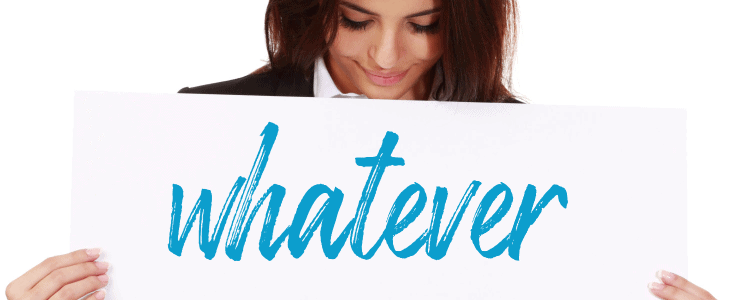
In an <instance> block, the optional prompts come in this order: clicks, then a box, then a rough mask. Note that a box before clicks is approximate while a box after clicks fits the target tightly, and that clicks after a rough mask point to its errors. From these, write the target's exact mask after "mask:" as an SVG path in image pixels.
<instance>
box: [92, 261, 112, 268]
mask: <svg viewBox="0 0 750 300" xmlns="http://www.w3.org/2000/svg"><path fill="white" fill-rule="evenodd" d="M95 264H96V267H97V268H99V269H100V270H109V263H108V262H106V261H97V262H96V263H95Z"/></svg>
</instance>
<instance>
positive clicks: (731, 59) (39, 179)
mask: <svg viewBox="0 0 750 300" xmlns="http://www.w3.org/2000/svg"><path fill="white" fill-rule="evenodd" d="M6 2H7V3H3V4H2V5H1V6H0V41H2V42H1V44H2V46H0V76H2V77H1V78H0V82H2V84H1V85H0V87H1V88H0V101H2V102H1V104H0V151H2V155H1V156H0V201H1V202H0V241H2V242H1V243H2V246H1V247H0V285H1V286H5V285H6V284H7V283H8V282H9V281H10V280H12V279H14V278H15V277H17V276H19V275H20V274H21V273H23V272H24V271H25V270H27V269H29V268H31V267H32V266H33V265H35V264H37V263H38V262H40V261H41V260H43V259H44V258H46V257H48V256H51V255H55V254H60V253H64V252H67V251H68V239H69V225H70V218H69V209H70V193H71V165H72V164H71V157H72V132H73V91H74V90H104V91H132V92H159V93H174V92H176V91H177V90H178V89H180V88H182V87H184V86H195V85H200V84H205V83H211V82H216V81H221V80H226V79H232V78H236V77H240V76H243V75H245V74H247V73H249V72H250V71H252V70H254V69H256V68H257V67H260V66H261V65H262V64H263V61H262V60H263V59H265V56H266V54H265V53H266V52H265V47H264V42H263V40H264V38H263V30H262V28H263V14H264V11H265V5H266V1H260V0H245V1H220V0H217V1H211V2H207V1H203V2H190V1H158V0H150V1H142V0H131V1H108V2H103V1H46V2H22V1H13V2H9V1H6ZM519 6H520V14H521V36H520V39H519V50H518V56H517V63H516V69H515V77H514V87H515V90H516V91H518V92H519V93H520V94H521V95H523V96H524V97H525V98H526V99H528V100H530V101H531V102H532V103H535V104H566V105H602V106H644V107H681V108H686V109H687V110H688V172H689V174H688V234H689V235H688V256H689V274H690V275H689V277H690V279H691V280H692V281H694V282H696V283H697V284H699V285H700V286H703V287H705V288H706V289H708V290H709V291H710V292H712V293H713V294H714V295H715V296H717V297H718V298H720V299H721V298H729V299H748V298H750V290H748V289H747V288H746V287H745V286H746V284H747V282H750V272H748V271H747V270H748V268H750V258H748V255H747V254H746V253H750V245H749V242H748V240H749V239H750V237H749V236H750V232H749V231H748V229H747V228H750V218H748V217H746V216H747V211H748V210H749V209H750V204H748V200H750V196H748V192H747V190H746V189H745V188H744V187H745V186H747V184H748V182H750V180H749V179H750V175H748V170H750V158H748V157H747V153H750V147H749V146H748V143H747V140H748V128H750V121H749V120H748V118H746V117H745V116H744V115H745V114H746V112H747V111H746V110H744V109H745V108H746V107H748V105H747V104H746V101H748V100H750V96H748V93H747V91H746V89H745V88H744V87H746V86H748V84H747V82H748V79H750V76H749V75H748V74H749V73H748V70H749V69H750V58H748V56H747V53H750V46H749V45H748V39H747V38H746V36H747V35H748V34H749V32H748V29H747V28H750V19H749V18H747V14H748V12H750V10H748V8H749V6H750V5H749V4H746V3H745V2H743V1H729V0H716V1H710V2H707V1H656V0H634V1H600V0H589V1H582V0H569V1H542V0H535V1H531V0H520V3H519ZM633 122H637V120H633ZM102 213H109V212H102ZM92 226H96V224H92ZM654 230H659V229H658V228H654ZM663 234H665V235H668V234H669V232H664V233H663ZM644 247H648V245H644ZM601 272H602V273H601V274H592V276H606V274H607V273H609V272H617V270H601ZM581 284H582V285H585V284H587V283H585V282H582V283H581ZM644 289H645V287H644ZM612 292H613V293H616V292H617V291H612ZM604 298H606V297H604Z"/></svg>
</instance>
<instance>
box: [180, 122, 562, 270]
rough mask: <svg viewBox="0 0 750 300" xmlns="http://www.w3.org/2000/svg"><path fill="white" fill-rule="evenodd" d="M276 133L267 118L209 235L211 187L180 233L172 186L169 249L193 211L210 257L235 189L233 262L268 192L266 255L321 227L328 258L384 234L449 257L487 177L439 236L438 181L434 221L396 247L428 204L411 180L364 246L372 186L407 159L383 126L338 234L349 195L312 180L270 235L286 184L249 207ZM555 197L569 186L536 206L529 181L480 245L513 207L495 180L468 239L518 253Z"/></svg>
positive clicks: (293, 246)
mask: <svg viewBox="0 0 750 300" xmlns="http://www.w3.org/2000/svg"><path fill="white" fill-rule="evenodd" d="M278 132H279V127H278V126H277V125H276V124H274V123H270V122H269V123H268V125H266V127H265V129H264V130H263V132H262V133H261V136H262V137H263V141H262V142H261V145H260V149H259V151H258V154H257V156H256V158H255V162H254V163H253V167H252V169H251V171H250V175H249V176H248V178H249V179H250V180H249V181H247V179H246V178H244V177H241V176H240V177H239V178H237V181H236V182H235V183H234V186H233V187H232V189H231V190H230V192H229V196H228V197H227V200H226V202H225V203H224V207H223V208H222V210H221V213H220V214H219V220H218V222H217V223H216V225H215V227H214V230H213V234H212V235H211V236H210V237H209V232H208V229H209V228H208V227H209V224H210V216H211V202H212V196H211V191H210V190H206V189H203V190H201V194H200V196H199V198H198V201H197V202H196V204H195V206H194V207H193V210H192V212H191V213H190V216H189V217H188V218H187V220H186V222H185V225H184V229H183V231H182V234H180V233H179V226H180V219H181V212H182V200H183V191H182V187H180V186H179V185H177V184H173V185H172V221H171V225H170V229H169V245H168V247H169V251H170V252H172V253H173V254H175V255H177V256H181V254H182V249H183V247H184V245H185V240H186V238H187V235H188V233H189V232H190V229H191V228H192V226H193V223H195V220H196V218H198V215H200V219H199V220H200V221H199V222H200V223H199V229H198V230H199V231H200V232H199V236H198V239H199V245H200V249H201V251H203V253H204V254H205V257H206V258H207V259H212V258H213V257H214V256H215V255H216V250H217V248H218V243H219V240H220V238H221V234H222V232H223V231H224V227H225V225H226V223H227V220H228V217H229V211H230V210H232V207H233V206H234V203H235V200H236V199H237V196H238V195H240V201H239V204H238V205H237V209H236V213H235V215H234V217H233V220H232V222H231V225H230V228H229V234H228V237H227V242H226V248H225V251H226V254H227V256H228V257H229V258H230V259H232V260H235V261H239V260H240V259H241V258H242V252H243V249H244V246H245V242H246V239H247V234H248V232H249V230H250V224H251V223H252V221H253V219H255V215H256V214H257V213H258V210H259V209H260V207H261V205H263V203H264V202H265V201H266V199H268V202H269V203H268V208H267V211H266V217H265V221H264V223H263V230H262V231H261V235H260V243H259V250H260V254H261V255H263V257H264V258H266V259H267V260H269V261H270V260H272V259H273V258H274V257H275V256H276V253H277V252H278V250H279V248H280V247H281V244H282V243H283V242H284V240H287V244H288V247H289V251H290V253H291V254H292V256H293V257H294V258H299V257H300V256H302V254H303V253H304V252H305V249H306V248H307V245H308V243H309V242H310V239H311V238H312V236H313V233H314V232H315V231H316V230H320V242H321V244H322V247H323V252H324V254H325V256H326V257H327V258H329V259H335V258H336V257H337V256H338V255H339V253H340V252H341V249H342V248H343V246H344V244H345V243H346V240H347V238H348V240H349V244H350V245H351V249H352V251H353V253H354V254H355V255H357V256H358V257H360V258H362V259H370V258H372V257H373V255H375V252H376V251H377V250H378V248H379V247H380V245H381V244H382V243H383V241H385V243H386V244H387V245H388V248H390V250H391V252H393V254H395V255H396V256H397V257H400V258H407V257H410V256H413V255H415V254H416V253H417V252H418V251H419V249H421V248H422V246H425V252H426V253H427V255H428V256H429V257H430V258H432V259H435V260H439V259H441V258H443V257H445V255H446V253H447V251H448V247H449V246H450V244H451V242H452V241H453V236H454V233H455V231H456V228H457V227H458V224H459V223H460V222H461V219H462V218H463V215H464V213H465V212H466V208H467V206H468V204H469V202H470V201H471V199H472V198H473V197H474V195H475V194H476V192H477V189H479V186H480V185H481V184H482V183H481V182H479V181H473V182H471V184H469V187H468V189H466V192H465V193H464V195H463V197H462V198H461V200H460V202H459V204H458V206H457V207H456V210H455V211H454V212H453V216H451V218H450V221H448V225H447V227H446V229H445V231H444V232H443V234H442V235H440V234H439V231H440V223H441V221H442V219H443V211H444V209H445V201H446V199H447V197H448V190H447V189H446V188H444V187H437V188H436V191H435V196H434V198H433V208H432V219H431V222H430V226H429V228H427V229H425V231H424V233H422V235H421V236H419V238H417V239H416V240H415V241H414V242H412V243H411V244H410V245H408V246H406V247H405V248H403V249H397V248H396V247H395V246H394V244H393V239H394V237H395V236H396V235H397V234H399V233H401V232H402V231H404V230H405V229H406V227H407V226H409V225H410V224H411V223H412V222H414V221H415V219H416V218H417V217H418V216H419V215H420V214H421V213H422V211H423V210H424V208H425V203H426V202H427V196H426V194H425V190H424V188H422V186H421V185H419V184H418V183H413V184H411V185H409V186H408V187H406V188H405V189H404V190H403V191H402V192H401V193H400V194H399V196H398V197H397V198H396V201H395V202H394V203H393V206H392V207H391V210H390V213H389V215H388V218H387V219H386V227H385V230H384V231H383V233H382V234H381V235H380V237H379V238H378V240H377V242H376V243H375V245H374V246H373V247H372V248H370V249H369V250H366V249H363V245H362V243H363V235H364V230H365V222H366V221H367V214H368V212H369V210H370V206H371V204H372V202H373V200H374V198H375V193H376V192H377V189H378V185H379V184H380V180H381V178H382V177H383V174H384V172H385V169H386V168H387V167H389V166H403V165H404V159H403V158H400V157H393V156H391V154H392V153H393V149H394V148H395V147H396V143H397V142H398V135H397V134H395V133H393V132H390V131H389V132H387V133H386V135H385V138H383V143H382V144H381V146H380V150H379V151H378V154H377V155H376V156H373V157H359V158H356V163H357V165H358V166H362V167H369V168H371V171H370V175H369V177H368V178H367V182H366V183H365V186H364V189H363V190H362V197H361V198H360V200H359V204H358V206H357V210H356V214H355V216H354V218H352V219H351V220H350V221H349V222H348V223H347V225H346V226H345V227H344V229H343V231H342V233H341V234H340V235H339V236H338V237H336V238H335V239H333V237H332V234H333V228H334V225H335V223H336V220H337V218H338V213H339V209H340V208H341V204H342V202H343V199H344V194H343V192H341V190H339V189H338V188H334V189H333V190H332V189H331V188H330V187H328V186H326V185H323V184H317V185H314V186H313V187H311V188H310V189H309V190H308V191H307V192H306V193H305V195H304V196H303V197H302V200H301V201H300V203H299V205H298V206H297V211H296V213H295V215H294V217H293V219H292V223H291V225H289V226H287V227H286V229H284V231H283V232H282V233H281V235H280V236H279V237H278V238H277V239H276V240H272V239H273V238H272V237H273V231H274V227H275V226H276V218H277V216H278V214H279V208H280V206H281V202H282V200H283V199H284V195H285V193H286V189H285V188H284V187H283V186H280V185H277V184H274V185H272V186H271V187H269V188H268V190H267V191H266V193H265V194H264V195H263V196H262V197H261V198H260V200H258V201H257V202H256V204H255V206H254V207H253V208H252V210H250V203H251V202H252V201H251V200H252V197H253V193H254V192H255V189H256V188H257V186H258V182H259V181H260V178H261V176H262V175H263V170H264V169H265V167H266V163H267V162H268V157H269V155H270V154H271V149H272V148H273V145H274V142H275V141H276V136H277V135H278ZM415 194H417V201H416V203H415V204H414V206H413V207H412V208H411V210H409V211H408V212H407V213H406V215H405V216H404V217H403V218H401V215H402V212H403V210H404V206H405V205H406V204H407V202H408V201H409V199H411V198H412V197H413V196H414V195H415ZM501 194H504V199H503V202H502V203H501V205H500V207H499V208H498V209H497V210H496V211H495V212H494V213H492V215H491V216H490V217H489V219H487V218H486V217H487V214H488V213H489V209H490V207H491V205H492V203H493V202H494V201H495V200H496V199H497V197H498V196H500V195H501ZM323 195H326V196H327V199H326V200H325V203H324V204H323V205H322V206H321V208H320V209H319V210H318V212H316V213H315V216H314V217H313V219H312V221H311V222H310V223H309V225H308V226H307V227H306V228H303V227H304V224H305V221H306V220H307V219H308V216H309V215H310V211H311V209H312V206H313V204H314V202H315V201H316V200H317V199H318V198H321V196H323ZM555 197H557V199H558V201H559V202H560V205H562V207H563V208H566V207H567V204H568V196H567V192H566V190H565V188H563V187H561V186H559V185H553V186H552V187H551V188H550V189H549V190H548V191H547V192H546V193H545V194H544V195H543V196H542V197H541V199H540V200H539V202H538V203H536V205H534V202H535V200H536V187H534V186H533V185H531V184H529V185H528V186H527V187H526V191H525V192H524V196H523V200H522V202H521V206H520V209H519V211H518V214H517V216H516V220H515V223H514V225H513V228H512V229H511V232H510V233H509V234H508V235H506V236H505V238H504V239H503V240H502V241H500V242H499V243H498V244H497V245H495V246H493V247H491V248H489V249H483V248H482V247H480V245H479V237H480V236H482V235H483V234H485V233H487V232H488V231H489V230H491V229H492V228H493V227H494V226H495V225H496V224H497V223H498V222H500V220H502V218H503V217H504V216H505V215H506V213H507V212H508V210H510V207H511V204H512V202H513V195H512V193H511V190H510V188H509V187H508V186H507V185H505V184H504V183H500V184H498V185H495V186H494V187H493V188H491V189H490V190H489V191H488V192H487V194H486V195H485V196H484V198H482V200H481V201H480V203H479V206H478V208H477V211H476V213H475V214H474V219H473V220H472V222H473V223H472V226H471V241H472V243H473V244H474V247H475V248H476V250H477V251H478V252H479V253H480V254H481V255H482V256H484V257H486V258H493V257H497V256H499V255H501V254H502V253H503V252H504V251H505V250H506V249H508V255H509V256H510V257H511V258H513V259H515V260H518V257H519V252H520V249H521V242H522V241H523V239H524V237H525V236H526V233H527V232H528V230H529V227H530V226H531V225H532V224H534V222H535V221H536V220H537V218H539V215H540V214H541V212H542V209H544V208H545V207H546V206H547V204H548V203H549V202H550V201H551V200H552V199H554V198H555ZM248 213H249V215H248Z"/></svg>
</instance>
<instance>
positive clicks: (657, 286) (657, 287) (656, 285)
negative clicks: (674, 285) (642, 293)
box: [648, 282, 664, 291]
mask: <svg viewBox="0 0 750 300" xmlns="http://www.w3.org/2000/svg"><path fill="white" fill-rule="evenodd" d="M648 288H649V289H652V290H654V291H658V290H661V289H663V288H664V285H663V284H661V283H658V282H652V283H649V284H648Z"/></svg>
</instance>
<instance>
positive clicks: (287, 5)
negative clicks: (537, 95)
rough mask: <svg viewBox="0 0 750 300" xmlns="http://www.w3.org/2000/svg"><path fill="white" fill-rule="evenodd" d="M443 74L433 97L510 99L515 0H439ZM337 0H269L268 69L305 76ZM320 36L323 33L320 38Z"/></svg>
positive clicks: (331, 28) (323, 47)
mask: <svg viewBox="0 0 750 300" xmlns="http://www.w3.org/2000/svg"><path fill="white" fill-rule="evenodd" d="M441 7H442V9H441V13H440V21H439V23H440V24H441V25H440V26H444V27H443V30H442V32H443V34H444V38H443V41H444V45H443V49H444V52H443V57H442V58H441V60H440V62H438V63H442V67H443V74H444V80H443V83H442V84H441V85H440V86H439V87H438V94H437V97H436V98H437V99H441V100H451V101H466V102H505V101H508V100H510V99H513V94H512V92H511V90H510V83H511V69H512V68H511V67H512V61H513V55H514V53H515V41H516V27H517V14H516V2H515V0H442V6H441ZM338 16H339V12H338V0H270V1H269V3H268V8H267V10H266V22H265V31H266V48H267V50H268V57H269V60H270V63H269V65H270V66H269V67H270V69H271V70H277V71H279V72H281V73H287V72H302V73H303V74H305V77H306V78H308V79H309V78H311V77H312V73H313V67H314V65H315V60H316V59H317V58H318V57H321V56H323V54H325V53H326V51H328V48H329V47H330V46H331V44H332V43H333V40H334V39H335V37H336V33H337V30H338V22H339V17H338ZM326 36H328V37H329V39H328V42H326Z"/></svg>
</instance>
